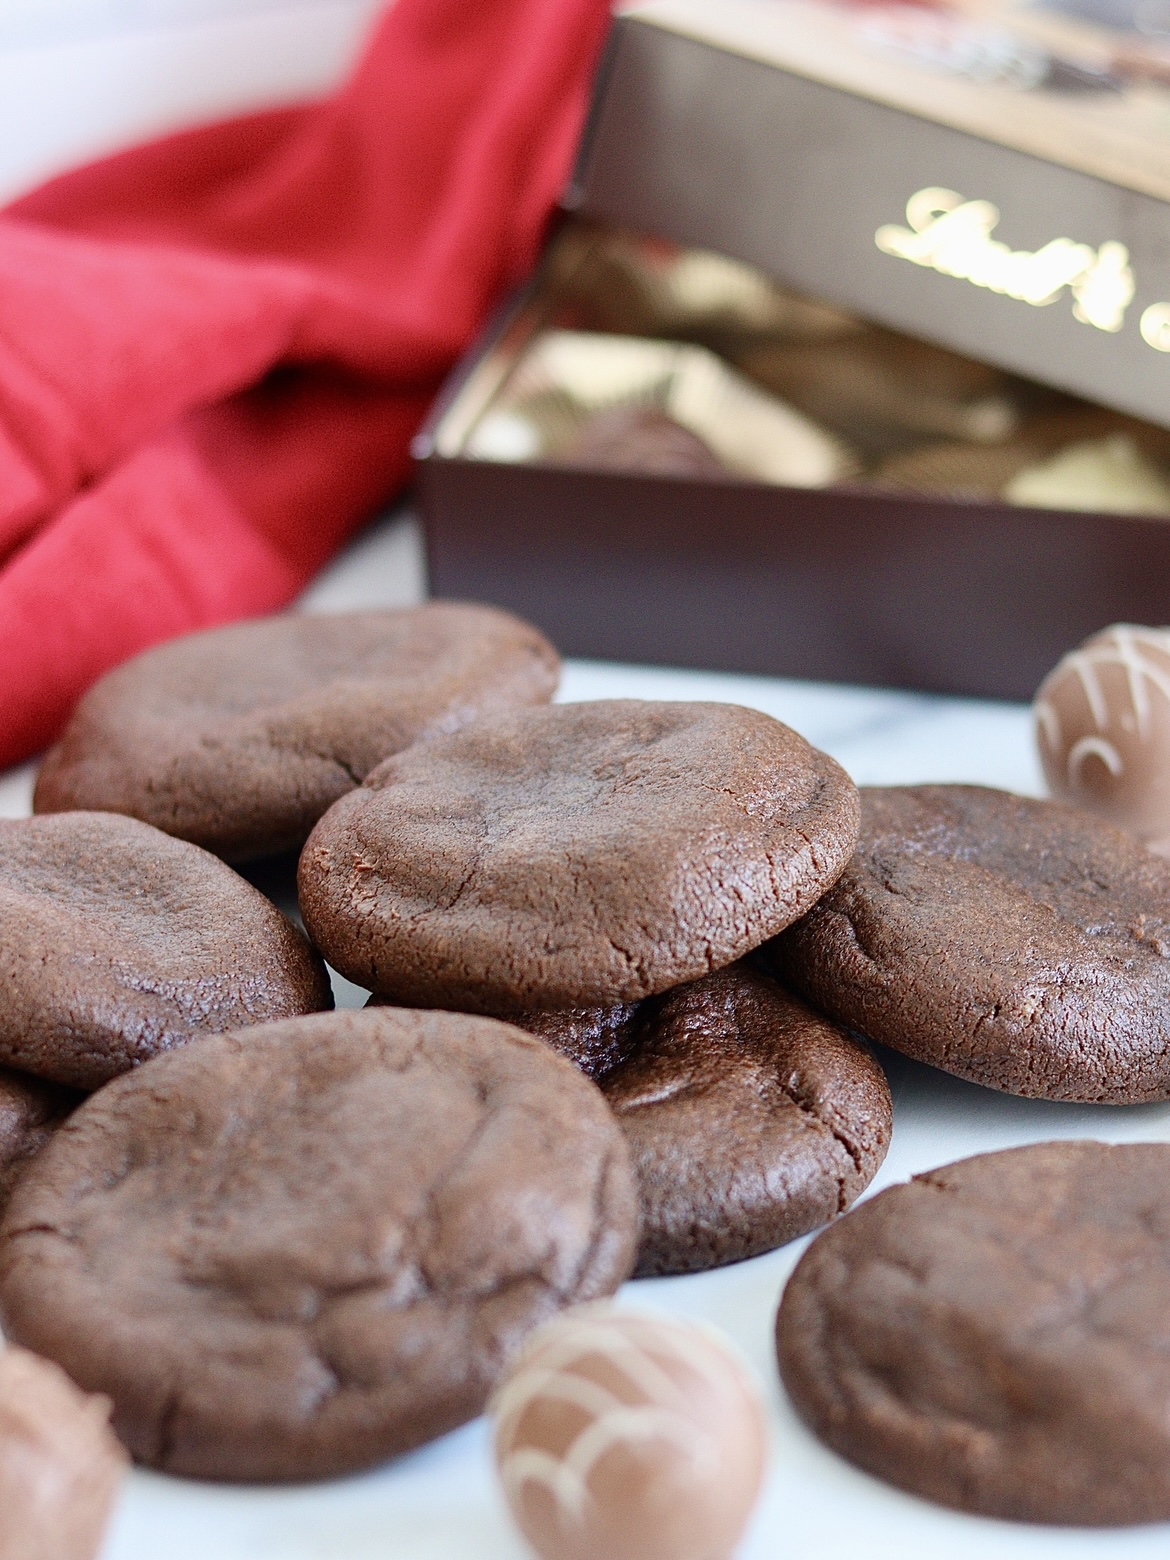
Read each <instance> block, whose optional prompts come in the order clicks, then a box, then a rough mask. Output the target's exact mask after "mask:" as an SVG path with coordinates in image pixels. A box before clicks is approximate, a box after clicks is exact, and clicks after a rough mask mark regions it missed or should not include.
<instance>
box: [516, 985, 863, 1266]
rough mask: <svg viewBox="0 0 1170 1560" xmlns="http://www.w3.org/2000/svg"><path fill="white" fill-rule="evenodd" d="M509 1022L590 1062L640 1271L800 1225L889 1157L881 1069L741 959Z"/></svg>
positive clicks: (759, 1247) (759, 1243) (791, 1234)
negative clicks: (619, 1164) (611, 1135)
mask: <svg viewBox="0 0 1170 1560" xmlns="http://www.w3.org/2000/svg"><path fill="white" fill-rule="evenodd" d="M513 1022H515V1023H517V1024H520V1025H521V1026H523V1027H524V1028H526V1029H528V1030H530V1032H531V1033H533V1034H536V1035H538V1036H539V1037H540V1038H541V1039H543V1040H545V1041H546V1043H547V1044H549V1045H552V1046H553V1047H555V1048H556V1049H557V1050H559V1051H561V1052H562V1054H564V1055H567V1056H569V1057H570V1058H571V1059H573V1060H574V1061H576V1062H577V1064H578V1066H581V1067H583V1068H585V1070H587V1071H590V1072H591V1073H592V1074H593V1075H594V1076H595V1077H596V1078H597V1079H598V1082H599V1083H600V1085H601V1090H602V1093H603V1094H604V1095H605V1097H606V1099H607V1100H608V1101H609V1104H610V1106H611V1108H612V1109H613V1111H614V1114H615V1115H616V1116H617V1119H618V1123H619V1125H620V1126H621V1128H622V1130H623V1131H624V1132H625V1134H626V1138H627V1140H628V1142H629V1145H630V1151H631V1153H632V1155H633V1160H634V1167H635V1169H636V1171H637V1174H638V1183H639V1190H640V1194H641V1200H642V1245H641V1249H640V1252H639V1256H638V1268H637V1274H636V1276H637V1277H649V1276H651V1275H652V1274H658V1273H693V1272H698V1271H701V1270H702V1269H704V1268H712V1267H719V1266H721V1265H722V1264H723V1263H726V1262H739V1261H741V1260H742V1259H743V1258H744V1257H754V1256H757V1255H758V1254H759V1253H760V1252H762V1251H771V1250H772V1249H773V1248H774V1247H776V1246H783V1245H784V1244H785V1243H786V1242H787V1241H790V1240H795V1239H796V1237H797V1236H798V1235H807V1234H808V1232H809V1230H813V1229H816V1228H817V1226H818V1225H820V1224H824V1223H826V1222H827V1221H828V1220H829V1219H832V1218H835V1217H836V1215H837V1214H838V1213H841V1212H843V1211H844V1210H845V1209H846V1208H848V1207H849V1205H850V1204H851V1203H852V1202H853V1201H854V1199H855V1198H857V1197H858V1196H859V1195H860V1194H861V1193H862V1192H863V1191H864V1190H865V1188H866V1187H867V1186H868V1185H869V1183H870V1181H872V1180H873V1178H874V1176H875V1175H876V1173H877V1170H878V1167H879V1166H880V1165H881V1162H882V1160H883V1159H884V1158H885V1157H886V1149H887V1148H888V1147H889V1142H890V1131H891V1127H892V1124H893V1102H892V1100H891V1099H890V1090H889V1085H888V1084H887V1083H886V1079H885V1074H884V1073H883V1072H882V1070H881V1067H880V1066H879V1065H878V1063H877V1062H876V1061H875V1060H874V1058H873V1057H872V1056H871V1055H870V1054H869V1052H868V1051H867V1050H866V1049H865V1048H864V1046H862V1045H860V1044H859V1043H858V1042H857V1041H856V1040H854V1039H852V1038H851V1037H850V1036H849V1035H847V1034H846V1033H845V1032H844V1030H842V1029H839V1028H838V1027H837V1025H836V1024H833V1023H830V1022H829V1020H828V1019H825V1018H822V1017H821V1016H820V1014H818V1013H814V1012H813V1011H812V1010H811V1009H810V1008H807V1007H806V1006H805V1005H804V1003H803V1002H801V1001H800V1000H799V999H798V998H796V997H793V996H791V995H789V993H788V992H786V991H784V990H783V988H782V987H780V986H778V985H777V984H776V982H775V981H774V980H771V979H770V978H769V977H768V976H767V975H763V974H761V973H759V972H758V971H756V970H753V969H751V968H750V967H748V966H747V965H744V964H742V963H739V964H733V965H731V966H730V967H729V968H728V969H724V970H719V971H717V972H716V973H715V974H714V975H708V976H706V977H705V978H704V979H703V980H698V981H694V982H693V983H692V984H690V985H687V986H677V987H676V988H675V989H674V990H673V991H668V992H666V993H665V995H663V996H659V997H651V998H649V1000H648V1001H645V1002H642V1003H639V1004H636V1005H629V1006H624V1007H619V1008H608V1009H595V1010H592V1011H590V1010H585V1011H580V1012H576V1013H572V1012H570V1013H546V1014H529V1015H525V1016H523V1017H519V1018H516V1019H514V1020H513Z"/></svg>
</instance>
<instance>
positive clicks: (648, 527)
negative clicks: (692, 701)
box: [417, 220, 1170, 698]
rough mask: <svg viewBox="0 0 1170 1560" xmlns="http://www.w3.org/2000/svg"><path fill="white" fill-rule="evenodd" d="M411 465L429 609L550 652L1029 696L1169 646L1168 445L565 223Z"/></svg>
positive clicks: (989, 370)
mask: <svg viewBox="0 0 1170 1560" xmlns="http://www.w3.org/2000/svg"><path fill="white" fill-rule="evenodd" d="M417 450H418V453H419V455H420V456H421V457H422V461H421V493H422V501H423V509H424V515H425V521H426V530H427V546H428V555H429V565H430V577H431V587H432V590H433V591H434V592H435V593H436V594H438V595H443V596H458V597H467V598H474V599H478V600H484V601H491V602H496V603H498V604H500V605H502V606H506V607H509V608H511V609H513V610H514V611H516V612H519V613H521V614H522V615H524V616H525V617H528V618H530V619H532V620H533V621H534V622H536V623H537V624H539V625H540V627H541V628H543V629H544V630H545V631H546V632H547V633H548V634H549V635H550V636H551V637H552V638H553V639H554V641H556V642H557V643H558V645H559V646H560V647H561V649H562V650H564V651H565V652H567V653H569V654H573V655H583V656H597V657H604V658H613V659H619V660H624V661H634V662H648V663H665V664H674V665H682V666H708V667H713V668H721V669H727V670H738V671H750V672H762V673H771V674H780V675H788V676H797V677H812V678H831V679H835V680H840V681H850V682H861V683H878V684H890V685H898V686H904V687H916V688H924V689H934V690H939V691H944V692H954V693H963V694H973V695H981V696H987V697H1001V698H1029V697H1031V695H1032V693H1033V691H1034V690H1035V687H1036V685H1037V684H1038V683H1039V681H1040V680H1041V678H1042V677H1043V676H1044V674H1045V673H1046V672H1047V671H1048V670H1049V669H1050V667H1051V666H1052V665H1053V664H1054V663H1055V661H1056V660H1058V659H1059V657H1060V655H1061V654H1062V653H1063V652H1064V651H1065V650H1066V649H1068V648H1069V646H1070V645H1072V644H1075V643H1077V642H1078V641H1080V640H1081V639H1083V638H1084V637H1085V636H1086V635H1087V634H1089V633H1091V632H1093V631H1094V630H1096V629H1098V628H1100V627H1101V626H1102V625H1104V624H1106V623H1109V622H1116V621H1130V622H1145V623H1162V622H1166V621H1167V620H1170V526H1168V524H1167V520H1168V519H1170V432H1168V431H1167V430H1165V429H1163V428H1160V427H1157V426H1154V425H1153V424H1151V423H1147V422H1142V421H1139V420H1138V419H1136V418H1134V417H1131V416H1128V415H1126V414H1124V413H1121V412H1117V411H1112V410H1109V409H1106V408H1103V407H1099V406H1096V405H1093V404H1091V403H1089V402H1087V401H1084V400H1080V399H1078V398H1076V397H1073V396H1071V395H1069V394H1067V393H1064V392H1062V391H1058V390H1054V389H1050V388H1045V387H1043V386H1041V385H1039V384H1036V383H1033V382H1031V381H1029V380H1026V379H1023V378H1020V377H1019V376H1017V375H1013V374H1010V373H1008V372H1006V371H1004V370H1002V369H998V368H994V367H990V366H988V365H985V364H982V363H978V362H976V361H974V360H972V359H969V358H965V357H961V356H959V355H958V354H956V353H954V352H951V351H948V350H946V349H944V348H941V347H937V346H933V345H930V344H928V343H926V342H923V341H918V340H915V339H914V338H912V337H910V336H907V335H902V334H899V333H897V332H895V331H893V330H890V329H888V328H885V327H882V326H877V325H873V324H870V323H867V322H866V321H863V320H861V319H859V318H856V317H854V316H852V315H849V314H846V313H844V312H842V311H840V310H838V309H836V308H832V307H830V306H829V305H827V304H823V303H819V302H817V301H816V300H813V299H809V298H807V297H802V296H798V295H796V294H794V293H792V292H789V291H787V290H785V289H783V288H781V287H779V286H778V285H776V284H775V283H773V282H771V281H769V280H768V279H766V278H765V277H764V276H763V275H762V274H761V273H759V272H757V271H755V270H753V269H751V268H749V267H747V266H744V265H741V264H739V263H738V262H735V261H731V260H728V259H724V258H722V257H720V256H717V255H713V254H707V253H703V252H697V251H687V250H680V249H677V248H674V247H672V246H670V245H667V244H665V243H662V242H658V241H653V240H648V239H642V238H638V237H635V236H633V235H630V234H627V233H623V232H621V231H616V230H612V229H608V228H605V227H602V226H598V225H595V224H591V223H587V222H583V221H580V220H575V221H569V222H568V223H567V224H566V225H565V226H564V227H563V228H562V229H561V232H560V234H559V235H558V237H557V239H556V240H555V241H554V242H553V244H552V246H551V247H550V250H549V253H548V255H547V257H546V262H545V265H544V267H543V269H542V271H541V274H540V276H539V277H538V279H537V281H536V283H535V284H534V285H533V287H532V288H531V289H530V290H529V291H528V292H527V293H526V294H525V296H524V297H523V298H522V299H521V300H520V301H519V302H518V303H516V304H515V305H514V307H513V308H512V309H511V310H510V311H509V313H508V315H507V317H506V318H505V319H504V320H503V321H502V323H499V324H498V325H497V326H496V328H495V329H494V330H493V331H492V332H491V333H490V334H489V338H488V340H487V341H486V342H485V343H484V344H483V345H482V347H481V349H480V350H479V352H478V353H477V354H476V355H475V356H474V357H473V359H472V361H471V362H470V363H469V364H468V365H466V366H465V368H464V370H463V371H462V373H461V374H460V375H458V376H457V378H456V380H455V381H454V382H453V384H452V385H451V386H450V387H449V388H448V391H447V394H446V396H445V397H444V399H443V401H442V402H441V404H440V405H439V407H438V408H437V410H436V412H435V414H434V416H433V418H432V421H431V423H430V425H429V426H428V428H427V429H426V430H425V431H424V433H423V434H422V435H420V438H419V441H418V446H417Z"/></svg>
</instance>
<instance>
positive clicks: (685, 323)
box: [543, 222, 866, 344]
mask: <svg viewBox="0 0 1170 1560" xmlns="http://www.w3.org/2000/svg"><path fill="white" fill-rule="evenodd" d="M543 286H544V288H545V290H546V291H547V292H549V293H551V294H553V295H555V297H556V298H557V301H558V303H559V304H560V305H561V307H562V308H563V309H564V310H566V311H568V317H567V318H566V319H565V320H563V321H562V323H565V324H573V325H576V326H577V327H578V328H581V329H586V330H594V331H600V332H602V333H604V334H608V335H626V336H652V337H662V336H668V337H676V338H678V339H679V340H684V341H686V340H690V341H698V342H699V343H700V344H702V343H704V342H707V343H711V342H719V343H720V344H722V338H725V337H728V336H730V337H737V336H756V337H760V336H763V337H766V338H769V339H770V338H779V339H783V340H787V341H831V340H835V339H836V338H838V337H841V336H848V335H852V334H854V333H855V332H857V331H862V330H865V329H866V327H865V326H864V325H863V324H862V323H861V322H860V321H859V320H857V319H855V318H854V317H853V316H852V315H850V314H845V313H844V312H842V311H841V310H840V309H835V308H833V307H832V306H831V305H829V304H826V303H820V302H818V301H817V300H815V299H810V298H804V297H802V296H801V295H800V294H798V293H793V292H789V291H788V289H787V288H784V287H781V286H780V285H779V284H778V283H776V282H774V281H772V280H771V279H770V278H769V277H767V276H765V275H764V274H763V272H762V271H758V270H757V269H756V268H755V267H754V266H750V265H745V264H743V262H741V261H739V260H732V259H729V258H728V257H727V256H725V255H719V254H715V253H713V252H711V251H709V250H701V249H679V248H677V247H675V246H674V245H671V244H668V243H664V242H662V241H661V240H656V239H647V238H641V237H638V236H636V235H634V234H631V233H622V232H617V231H614V230H611V229H607V228H604V227H601V226H598V225H596V224H593V223H588V222H577V223H570V224H569V225H568V226H566V227H565V228H564V229H562V231H561V233H560V234H559V235H558V237H557V238H556V240H554V243H553V245H552V247H551V249H550V251H549V254H548V257H547V259H546V262H545V270H544V279H543Z"/></svg>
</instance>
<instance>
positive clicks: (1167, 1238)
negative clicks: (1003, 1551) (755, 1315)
mask: <svg viewBox="0 0 1170 1560" xmlns="http://www.w3.org/2000/svg"><path fill="white" fill-rule="evenodd" d="M1168 1179H1170V1145H1167V1144H1164V1143H1142V1144H1136V1143H1134V1144H1126V1145H1124V1146H1121V1147H1110V1146H1107V1145H1106V1144H1104V1143H1092V1142H1082V1143H1039V1144H1034V1145H1032V1146H1031V1147H1028V1148H1017V1149H1011V1150H1009V1151H1007V1152H1005V1153H997V1154H981V1155H979V1156H978V1158H975V1159H964V1160H961V1161H960V1162H959V1163H958V1164H953V1165H946V1166H944V1167H943V1168H942V1169H940V1170H931V1171H929V1172H928V1173H927V1174H926V1175H920V1176H917V1177H916V1178H915V1179H914V1180H913V1181H911V1182H910V1183H909V1184H908V1185H904V1186H895V1187H892V1188H890V1189H889V1190H888V1191H884V1192H881V1193H879V1194H878V1195H877V1196H876V1197H873V1198H871V1199H870V1200H869V1201H867V1202H865V1203H863V1204H862V1206H861V1207H860V1208H857V1209H855V1210H854V1211H853V1212H852V1213H850V1214H848V1215H847V1216H846V1217H845V1218H844V1219H842V1220H841V1221H840V1222H839V1223H838V1224H835V1225H833V1227H832V1228H831V1229H828V1230H826V1231H825V1233H824V1234H823V1235H820V1236H819V1237H818V1238H817V1239H816V1240H815V1241H814V1242H813V1244H812V1246H811V1247H810V1248H809V1250H808V1251H807V1252H806V1253H805V1255H804V1257H803V1258H802V1259H801V1261H800V1264H799V1266H798V1267H797V1269H796V1271H795V1273H794V1274H793V1276H792V1278H791V1280H790V1281H789V1284H788V1287H787V1289H786V1290H785V1292H784V1298H783V1301H782V1303H781V1306H780V1313H779V1316H778V1318H777V1346H778V1353H779V1361H780V1374H781V1376H782V1377H783V1379H784V1384H785V1386H786V1387H787V1388H788V1391H789V1394H790V1395H791V1397H792V1400H793V1403H794V1404H795V1406H796V1409H797V1412H798V1413H799V1414H800V1415H801V1417H802V1418H803V1419H804V1421H805V1422H806V1424H808V1425H809V1427H810V1428H811V1429H812V1430H813V1431H814V1432H815V1433H816V1434H817V1435H818V1436H820V1438H821V1439H822V1440H823V1441H825V1442H827V1443H828V1445H829V1446H831V1447H832V1448H833V1449H834V1450H835V1451H837V1452H839V1453H840V1454H841V1455H842V1456H843V1457H847V1458H848V1459H849V1460H850V1461H851V1462H854V1463H857V1464H858V1465H859V1466H860V1467H862V1468H865V1469H867V1470H868V1471H869V1472H870V1473H873V1474H876V1475H877V1476H878V1477H879V1478H882V1479H888V1480H889V1482H890V1483H891V1484H897V1485H900V1486H901V1487H902V1488H903V1489H907V1490H912V1491H913V1492H914V1493H915V1494H918V1495H924V1496H926V1497H927V1498H928V1499H930V1500H936V1501H940V1502H942V1503H943V1504H944V1505H947V1506H957V1507H959V1508H961V1509H962V1510H964V1511H975V1512H982V1513H983V1514H984V1515H986V1516H992V1517H1006V1518H1009V1519H1012V1520H1015V1521H1025V1522H1059V1523H1083V1524H1085V1525H1093V1526H1096V1525H1099V1524H1114V1523H1131V1522H1165V1521H1167V1520H1168V1519H1170V1354H1168V1353H1167V1348H1166V1340H1167V1317H1168V1316H1170V1217H1168V1216H1167V1205H1166V1192H1165V1188H1166V1184H1167V1180H1168Z"/></svg>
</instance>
